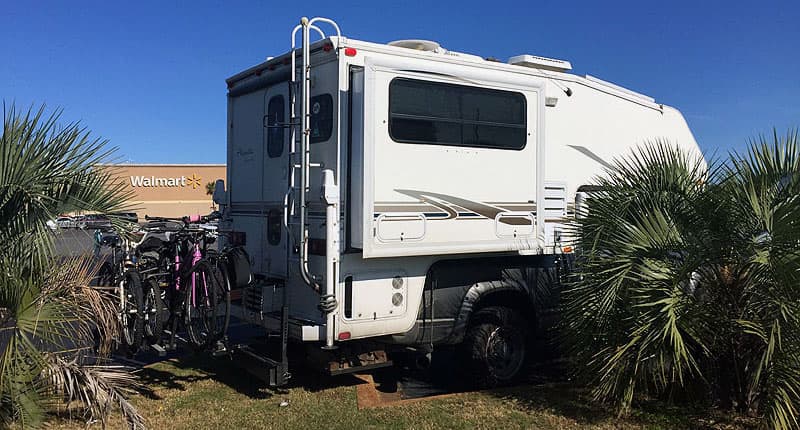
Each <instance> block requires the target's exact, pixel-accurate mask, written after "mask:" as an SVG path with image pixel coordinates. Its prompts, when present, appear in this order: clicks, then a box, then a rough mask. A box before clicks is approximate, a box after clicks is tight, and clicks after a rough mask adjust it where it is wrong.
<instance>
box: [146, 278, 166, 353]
mask: <svg viewBox="0 0 800 430" xmlns="http://www.w3.org/2000/svg"><path fill="white" fill-rule="evenodd" d="M163 294H164V291H163V290H162V289H161V288H160V287H159V286H158V278H155V277H150V278H149V279H147V280H146V281H145V282H144V332H145V336H146V337H147V343H148V344H150V345H153V344H157V343H160V342H161V335H162V334H163V332H164V316H165V312H164V298H163V297H162V295H163Z"/></svg>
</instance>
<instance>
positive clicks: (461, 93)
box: [389, 78, 527, 150]
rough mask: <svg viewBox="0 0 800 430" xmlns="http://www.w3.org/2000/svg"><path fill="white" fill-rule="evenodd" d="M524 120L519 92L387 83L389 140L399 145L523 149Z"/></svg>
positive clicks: (411, 81) (409, 81)
mask: <svg viewBox="0 0 800 430" xmlns="http://www.w3.org/2000/svg"><path fill="white" fill-rule="evenodd" d="M526 118H527V115H526V104H525V96H524V95H523V94H521V93H516V92H512V91H501V90H494V89H488V88H479V87H470V86H466V85H454V84H445V83H441V82H429V81H421V80H416V79H407V78H395V79H394V80H392V82H391V83H390V84H389V135H390V136H391V137H392V139H393V140H394V141H396V142H401V143H421V144H432V145H452V146H470V147H482V148H498V149H516V150H519V149H522V148H524V147H525V143H526V140H527V124H526Z"/></svg>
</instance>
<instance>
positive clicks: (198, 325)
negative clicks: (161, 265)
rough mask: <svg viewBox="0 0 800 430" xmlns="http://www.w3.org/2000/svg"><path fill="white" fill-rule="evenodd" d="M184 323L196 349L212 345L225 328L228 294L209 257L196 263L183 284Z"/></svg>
mask: <svg viewBox="0 0 800 430" xmlns="http://www.w3.org/2000/svg"><path fill="white" fill-rule="evenodd" d="M185 301H186V302H185V305H186V306H185V312H184V324H185V325H186V332H187V334H188V335H189V336H188V337H189V341H190V342H191V343H192V344H193V345H194V346H195V347H198V348H205V347H208V346H210V345H213V343H214V342H216V341H217V340H219V339H221V338H222V336H224V335H225V331H226V330H227V326H228V320H229V315H230V295H229V294H228V292H227V290H226V288H225V279H224V274H223V272H222V271H221V270H219V269H218V268H217V265H216V264H212V263H211V262H209V261H208V260H203V261H200V262H199V263H197V264H196V265H195V266H194V267H193V268H192V270H191V272H190V274H189V277H188V283H187V284H186V295H185Z"/></svg>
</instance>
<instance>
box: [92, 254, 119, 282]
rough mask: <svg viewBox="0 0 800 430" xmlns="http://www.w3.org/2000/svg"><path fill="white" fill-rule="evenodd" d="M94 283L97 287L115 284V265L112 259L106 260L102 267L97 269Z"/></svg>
mask: <svg viewBox="0 0 800 430" xmlns="http://www.w3.org/2000/svg"><path fill="white" fill-rule="evenodd" d="M94 285H95V286H97V287H110V286H112V285H114V265H113V264H112V263H111V261H108V260H106V261H104V262H103V264H102V265H101V266H100V269H98V270H97V275H96V276H95V283H94Z"/></svg>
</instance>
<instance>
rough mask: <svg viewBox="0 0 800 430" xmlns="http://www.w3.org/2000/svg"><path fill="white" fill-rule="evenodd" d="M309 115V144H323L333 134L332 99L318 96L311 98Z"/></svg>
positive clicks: (327, 95)
mask: <svg viewBox="0 0 800 430" xmlns="http://www.w3.org/2000/svg"><path fill="white" fill-rule="evenodd" d="M310 101H311V105H310V106H309V113H310V114H311V119H310V123H309V125H310V128H311V143H318V142H325V141H326V140H328V139H330V138H331V133H332V132H333V97H332V96H331V95H330V94H320V95H318V96H314V97H311V100H310Z"/></svg>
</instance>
